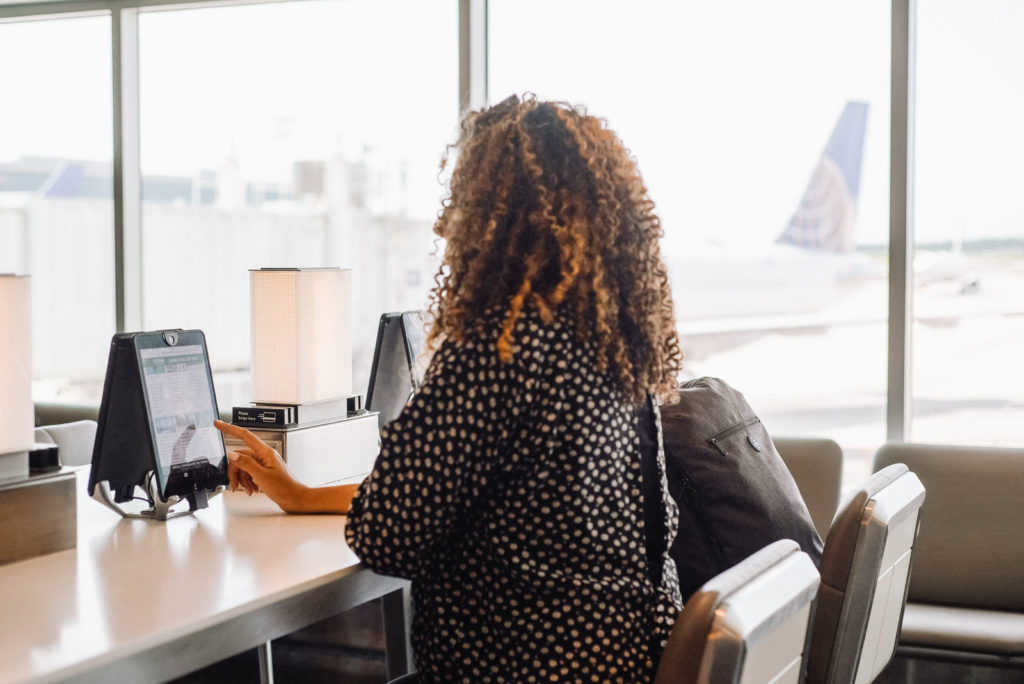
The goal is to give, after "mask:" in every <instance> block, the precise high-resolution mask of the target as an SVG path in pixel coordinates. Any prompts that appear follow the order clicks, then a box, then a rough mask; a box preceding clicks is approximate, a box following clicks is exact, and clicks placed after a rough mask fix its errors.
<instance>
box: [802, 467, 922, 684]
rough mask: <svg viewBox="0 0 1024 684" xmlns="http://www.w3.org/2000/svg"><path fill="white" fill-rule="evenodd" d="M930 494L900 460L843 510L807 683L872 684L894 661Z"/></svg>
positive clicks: (826, 567)
mask: <svg viewBox="0 0 1024 684" xmlns="http://www.w3.org/2000/svg"><path fill="white" fill-rule="evenodd" d="M924 493H925V492H924V487H923V486H922V485H921V481H920V480H918V478H917V476H916V475H914V473H912V472H910V471H909V470H908V469H907V467H906V466H905V465H904V464H902V463H896V464H893V465H891V466H889V467H887V468H885V469H883V470H881V471H879V472H877V473H875V474H874V475H872V476H871V477H870V478H868V479H867V481H866V482H865V483H864V484H863V485H862V486H861V487H860V488H859V489H857V490H856V491H854V492H852V493H851V494H850V495H849V496H848V497H847V499H846V501H845V503H844V504H843V505H842V506H841V507H840V509H839V512H838V513H837V514H836V517H835V520H834V521H833V522H832V527H831V529H829V533H828V537H827V538H826V540H825V550H824V552H823V554H822V558H821V565H820V566H819V570H820V571H821V589H820V591H819V593H818V605H817V608H816V612H815V616H814V627H813V629H812V631H811V642H810V649H809V651H808V656H807V681H808V683H809V684H818V683H826V682H827V683H829V684H838V683H840V682H841V683H843V684H860V683H861V682H870V681H873V680H874V678H875V677H876V676H877V675H878V674H879V673H880V672H881V671H882V670H883V669H884V668H885V666H886V665H888V663H889V661H890V660H891V659H892V655H893V652H894V651H895V650H896V643H897V641H898V639H899V630H900V623H901V622H902V619H903V608H904V606H905V605H906V602H907V587H908V585H909V580H910V562H911V558H912V553H913V548H914V542H915V539H916V538H917V530H918V521H919V514H920V510H921V504H922V503H923V502H924Z"/></svg>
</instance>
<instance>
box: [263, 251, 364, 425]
mask: <svg viewBox="0 0 1024 684" xmlns="http://www.w3.org/2000/svg"><path fill="white" fill-rule="evenodd" d="M249 282H250V296H251V299H250V307H251V308H250V314H251V334H252V339H251V341H252V388H253V401H254V402H257V403H260V404H284V405H301V404H310V403H315V402H323V401H327V400H337V399H341V400H344V399H345V398H346V397H348V396H349V395H350V394H352V336H351V318H352V272H351V271H350V270H348V269H341V268H262V269H259V270H253V271H250V281H249ZM343 415H344V414H343Z"/></svg>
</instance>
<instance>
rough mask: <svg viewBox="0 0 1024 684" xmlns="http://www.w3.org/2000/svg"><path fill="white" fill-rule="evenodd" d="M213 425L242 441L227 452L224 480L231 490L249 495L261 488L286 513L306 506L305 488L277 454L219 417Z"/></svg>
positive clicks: (297, 510) (301, 510)
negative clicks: (242, 446) (225, 479)
mask: <svg viewBox="0 0 1024 684" xmlns="http://www.w3.org/2000/svg"><path fill="white" fill-rule="evenodd" d="M213 424H214V425H215V426H216V427H217V429H218V430H220V431H221V432H223V433H224V434H226V435H231V436H232V437H236V438H238V439H240V440H242V443H243V444H245V448H243V449H237V450H235V451H229V452H228V482H229V483H230V485H231V490H232V491H235V490H237V489H238V488H239V487H242V488H243V489H244V490H245V491H246V492H248V493H249V494H252V492H253V491H258V490H262V491H263V492H265V493H266V495H267V496H269V497H270V498H271V500H273V501H274V503H276V504H277V505H278V506H280V507H281V510H283V511H285V512H287V513H300V512H303V511H304V510H305V509H306V506H305V505H304V504H305V503H306V501H305V499H306V497H307V496H308V491H309V487H307V486H306V485H304V484H302V483H300V482H298V481H297V480H296V479H295V478H294V477H292V474H291V473H290V472H289V471H288V466H287V465H285V462H284V460H282V458H281V455H280V454H278V453H277V452H276V451H274V450H273V449H272V448H271V447H270V446H269V445H268V444H266V443H265V442H264V441H263V440H261V439H260V438H259V437H257V436H256V435H254V434H252V433H251V432H249V431H248V430H246V429H245V428H243V427H239V426H237V425H231V424H229V423H225V422H222V421H219V420H215V421H214V422H213Z"/></svg>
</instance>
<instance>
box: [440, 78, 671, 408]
mask: <svg viewBox="0 0 1024 684" xmlns="http://www.w3.org/2000/svg"><path fill="white" fill-rule="evenodd" d="M453 150H454V151H455V152H456V154H457V161H456V163H455V167H454V169H453V170H452V176H451V179H450V183H449V195H448V197H447V198H446V199H445V201H444V204H443V208H442V210H441V213H440V215H439V217H438V219H437V222H436V223H435V224H434V232H435V233H436V234H437V235H438V236H440V237H441V238H443V239H444V240H445V251H444V259H443V261H442V264H441V267H440V270H439V271H438V273H437V275H436V276H435V278H434V281H435V286H434V288H433V291H432V293H431V302H430V312H431V314H432V318H433V323H432V325H431V329H430V333H429V338H428V342H429V344H430V345H431V346H435V345H436V343H437V341H439V340H440V339H442V338H448V339H453V340H456V341H462V340H465V339H466V336H467V335H468V334H470V333H471V332H472V331H478V332H480V331H481V330H480V328H481V327H482V326H483V325H484V322H485V321H487V320H493V314H494V312H498V314H499V316H500V318H501V320H502V331H501V334H500V336H499V338H498V342H497V350H496V351H497V353H498V355H499V357H500V358H501V360H502V361H504V362H506V363H507V362H511V360H512V358H513V350H514V346H513V343H514V340H513V330H514V328H515V323H516V321H517V320H518V319H519V318H520V317H521V316H522V315H523V310H524V307H527V306H534V307H536V309H537V310H538V312H539V313H540V316H541V317H542V319H543V320H544V321H546V322H550V320H551V319H552V317H553V315H554V312H555V311H556V310H558V311H559V312H560V315H564V316H566V317H567V318H568V319H569V321H570V323H571V325H572V327H573V330H574V333H575V334H576V335H577V336H578V337H579V338H580V339H582V340H585V341H589V342H592V343H593V344H594V345H595V349H596V352H597V365H598V369H599V370H600V371H601V372H610V373H611V374H612V376H613V377H614V378H615V379H616V380H617V381H618V384H619V386H620V387H621V388H622V390H623V391H624V392H625V393H626V395H627V396H628V397H630V399H632V400H633V401H635V402H640V401H642V400H643V398H644V397H645V396H646V394H647V393H648V392H653V393H654V394H655V395H656V396H658V397H659V398H662V399H669V398H670V397H671V395H672V390H673V388H674V387H675V385H676V376H677V375H678V373H679V371H680V369H681V368H682V352H681V351H680V349H679V340H678V337H677V335H676V326H675V316H674V314H673V307H672V295H671V291H670V288H669V283H668V277H667V274H666V271H665V265H664V263H663V262H662V259H661V251H660V248H659V238H660V237H661V236H662V234H663V231H662V228H661V222H660V220H659V219H658V217H657V216H656V215H655V214H654V202H652V201H651V199H650V198H649V197H648V194H647V188H646V187H645V186H644V184H643V181H642V180H641V178H640V173H639V171H638V170H637V167H636V162H635V161H634V160H633V159H632V158H631V157H630V155H629V153H628V152H627V150H626V149H625V148H624V147H623V145H622V143H621V142H620V141H619V139H618V138H617V137H616V135H615V134H614V133H613V132H612V131H611V130H609V129H608V128H607V127H606V125H605V123H604V122H603V121H602V120H600V119H597V118H595V117H593V116H590V115H588V114H587V113H586V112H585V110H583V109H582V108H579V107H573V106H571V105H568V104H565V103H561V102H542V101H538V100H537V99H536V98H535V97H534V96H531V95H527V96H524V97H523V99H522V100H520V99H519V98H518V97H516V96H512V97H510V98H508V99H506V100H504V101H502V102H501V103H499V104H497V105H494V106H493V107H490V108H485V109H482V110H480V111H475V112H471V113H470V114H468V115H467V116H466V117H465V118H464V120H463V121H462V125H461V134H460V136H459V139H458V141H457V142H456V143H455V145H453V146H451V147H450V148H449V152H448V154H446V155H445V160H444V161H442V168H443V167H444V165H445V164H446V163H447V159H448V156H449V154H450V153H451V152H452V151H453ZM488 314H491V315H488Z"/></svg>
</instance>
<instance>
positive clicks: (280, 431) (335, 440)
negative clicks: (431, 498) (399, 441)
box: [224, 411, 380, 486]
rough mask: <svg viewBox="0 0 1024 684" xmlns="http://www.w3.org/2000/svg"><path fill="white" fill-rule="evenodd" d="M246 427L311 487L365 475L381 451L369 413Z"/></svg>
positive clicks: (228, 440)
mask: <svg viewBox="0 0 1024 684" xmlns="http://www.w3.org/2000/svg"><path fill="white" fill-rule="evenodd" d="M243 427H246V428H248V429H249V430H250V431H251V432H252V433H253V434H254V435H256V436H257V437H259V438H260V439H262V440H263V441H264V442H266V443H267V444H269V445H270V446H271V447H273V448H274V449H276V450H277V452H278V453H279V454H281V458H283V459H284V460H285V462H286V463H287V464H288V469H289V470H291V472H292V474H293V475H294V476H295V478H296V479H298V480H299V481H300V482H304V483H306V484H309V485H312V486H321V485H326V484H337V483H340V482H343V481H352V480H355V479H359V478H362V477H364V476H366V475H367V474H368V473H369V472H370V470H372V469H373V462H374V461H375V460H376V459H377V452H378V451H380V435H379V433H378V431H377V414H376V413H375V412H370V411H367V412H365V413H362V414H359V415H357V416H353V417H350V418H346V419H344V420H336V421H333V422H329V423H317V424H316V425H309V426H304V427H302V426H300V427H293V428H251V427H249V426H247V425H246V426H243ZM224 443H225V445H226V446H227V448H228V449H229V450H233V449H238V448H240V447H242V446H243V445H242V443H241V442H240V441H239V440H237V439H234V438H233V437H225V438H224Z"/></svg>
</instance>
